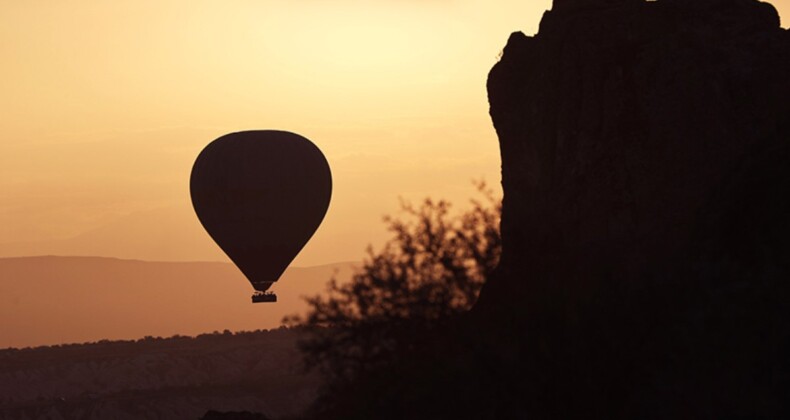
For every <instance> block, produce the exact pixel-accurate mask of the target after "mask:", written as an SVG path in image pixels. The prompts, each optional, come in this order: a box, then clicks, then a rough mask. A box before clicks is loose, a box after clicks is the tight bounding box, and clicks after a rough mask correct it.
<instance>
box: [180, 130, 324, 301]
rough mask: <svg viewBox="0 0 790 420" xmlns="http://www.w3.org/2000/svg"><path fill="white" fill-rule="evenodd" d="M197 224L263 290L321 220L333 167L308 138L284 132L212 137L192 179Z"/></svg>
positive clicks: (266, 297)
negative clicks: (330, 168)
mask: <svg viewBox="0 0 790 420" xmlns="http://www.w3.org/2000/svg"><path fill="white" fill-rule="evenodd" d="M189 186H190V193H191V195H192V205H193V207H194V208H195V213H197V216H198V219H200V223H201V224H202V225H203V227H204V228H205V229H206V231H207V232H208V234H209V235H210V236H211V238H212V239H214V241H215V242H216V243H217V244H218V245H219V246H220V248H222V250H223V251H225V253H226V254H227V255H228V257H230V259H231V260H232V261H233V262H234V263H235V264H236V266H237V267H238V268H239V269H240V270H241V272H242V273H244V275H245V276H246V277H247V279H248V280H249V281H250V283H252V286H253V287H254V288H255V290H256V292H255V294H253V296H252V301H253V302H254V303H255V302H276V301H277V296H276V295H274V294H273V293H271V292H267V291H268V289H269V288H270V287H271V286H272V284H273V283H274V282H276V281H277V280H278V279H279V278H280V276H281V275H282V273H283V272H284V271H285V269H286V268H287V267H288V265H289V264H290V263H291V261H292V260H293V259H294V257H296V255H297V254H298V253H299V251H301V249H302V247H304V245H305V244H306V243H307V241H308V240H309V239H310V237H311V236H313V233H314V232H315V230H316V229H317V228H318V226H319V225H320V224H321V221H322V220H323V219H324V215H325V214H326V211H327V208H328V207H329V199H330V197H331V196H332V174H331V172H330V170H329V164H328V163H327V161H326V158H325V157H324V155H323V154H322V153H321V151H320V150H319V149H318V147H316V145H314V144H313V143H312V142H311V141H310V140H308V139H306V138H304V137H302V136H300V135H297V134H294V133H290V132H287V131H275V130H263V131H242V132H238V133H232V134H227V135H225V136H222V137H220V138H218V139H216V140H214V141H213V142H211V143H210V144H209V145H208V146H206V148H205V149H203V151H202V152H200V155H198V157H197V160H195V164H194V166H193V167H192V176H191V178H190V183H189Z"/></svg>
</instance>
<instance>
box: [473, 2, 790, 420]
mask: <svg viewBox="0 0 790 420" xmlns="http://www.w3.org/2000/svg"><path fill="white" fill-rule="evenodd" d="M788 74H790V32H788V31H786V30H783V29H781V28H780V23H779V17H778V14H777V12H776V10H775V9H774V8H773V7H772V6H771V5H769V4H767V3H761V2H759V1H755V0H696V1H692V0H658V1H650V2H646V1H641V0H619V1H617V0H608V1H607V0H598V1H595V0H586V1H582V0H578V1H574V0H555V2H554V9H553V10H552V11H550V12H547V13H546V14H545V15H544V17H543V20H542V22H541V25H540V32H539V34H538V35H536V36H535V37H527V36H525V35H523V34H521V33H515V34H513V35H512V36H511V38H510V40H509V41H508V44H507V46H506V47H505V50H504V54H503V56H502V59H501V61H500V62H499V63H498V64H497V65H496V66H495V67H494V68H493V70H492V71H491V74H490V76H489V80H488V91H489V100H490V105H491V117H492V119H493V122H494V125H495V127H496V130H497V133H498V135H499V139H500V145H501V150H502V160H503V162H502V178H503V186H504V192H505V196H504V197H505V198H504V206H503V217H502V237H503V256H502V261H501V266H500V269H499V272H498V274H497V275H496V276H495V278H494V279H492V280H491V281H490V282H489V283H488V284H487V285H486V286H485V288H484V289H483V293H482V296H481V299H480V301H479V304H478V307H477V308H476V310H475V313H474V316H475V317H476V319H477V320H478V321H480V322H481V325H483V326H484V327H485V328H493V326H494V325H498V326H507V328H500V329H499V330H497V331H496V332H495V333H494V335H495V336H496V337H497V338H494V339H492V340H490V341H491V342H494V343H497V344H496V346H502V347H504V348H506V349H507V350H501V349H491V350H492V352H491V353H489V356H491V357H492V358H494V360H496V361H495V362H492V364H493V365H494V366H495V371H496V372H497V373H496V374H495V375H494V376H495V377H497V378H498V379H499V380H502V381H505V382H507V383H509V384H512V385H513V386H512V387H511V388H509V389H512V390H513V391H510V390H508V391H507V394H508V395H509V397H510V398H512V401H513V403H514V404H513V406H514V407H518V408H517V409H516V411H518V414H527V415H528V414H536V415H549V416H553V415H584V414H586V415H590V414H591V413H598V414H600V415H603V416H607V417H609V416H624V417H632V418H633V417H640V418H644V417H646V416H647V417H658V418H678V417H689V416H690V417H708V418H711V417H721V416H724V415H736V416H738V415H744V416H753V415H763V416H779V417H782V416H787V415H788V414H790V413H789V412H788V411H787V410H788V406H787V400H786V396H787V395H789V394H788V390H790V382H788V380H789V379H790V378H789V377H788V372H790V370H789V369H788V358H787V357H786V355H787V354H790V346H788V338H789V337H790V334H788V332H789V331H790V326H789V325H788V323H787V321H788V320H790V305H788V302H790V287H789V285H788V281H787V279H788V278H790V223H788V221H790V205H789V204H790V197H788V195H789V194H790V153H789V152H790V118H789V117H790V101H788V98H790V78H788ZM510 367H513V369H512V370H510ZM517 401H519V402H518V403H517Z"/></svg>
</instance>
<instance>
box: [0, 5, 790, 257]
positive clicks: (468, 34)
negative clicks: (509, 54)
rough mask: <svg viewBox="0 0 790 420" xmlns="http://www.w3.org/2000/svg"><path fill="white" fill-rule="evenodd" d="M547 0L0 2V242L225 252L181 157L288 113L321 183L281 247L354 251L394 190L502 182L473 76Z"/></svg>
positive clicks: (378, 237) (358, 252)
mask: <svg viewBox="0 0 790 420" xmlns="http://www.w3.org/2000/svg"><path fill="white" fill-rule="evenodd" d="M774 4H776V5H777V7H778V8H779V10H780V12H783V11H784V10H789V9H790V0H782V1H777V2H775V3H774ZM549 6H550V0H520V1H514V0H508V1H498V2H492V1H486V0H428V1H418V0H378V1H367V2H364V1H351V0H277V1H275V0H257V1H254V0H225V1H221V2H220V1H198V0H157V1H140V0H113V1H100V0H75V1H69V2H50V1H45V0H30V1H7V2H2V4H0V39H2V40H3V41H2V42H0V54H1V55H2V57H3V66H1V67H0V74H2V77H0V91H2V92H3V94H2V95H0V136H1V137H0V197H2V200H0V256H12V255H34V254H60V255H102V256H114V257H122V258H138V259H148V260H226V259H225V257H224V255H223V254H222V253H221V251H219V250H218V248H217V247H216V246H215V245H214V244H213V242H212V241H211V240H210V238H209V237H208V236H207V235H206V234H205V233H204V231H203V229H202V228H201V227H200V225H199V223H198V221H197V218H196V217H195V216H194V213H193V211H192V208H191V204H190V201H189V192H188V180H189V173H190V169H191V165H192V163H193V161H194V159H195V157H196V156H197V154H198V153H199V151H200V150H201V149H202V148H203V146H205V145H206V144H207V143H209V142H210V141H211V140H213V139H214V138H216V137H218V136H220V135H222V134H224V133H228V132H232V131H239V130H244V129H284V130H290V131H294V132H297V133H299V134H302V135H304V136H306V137H308V138H310V139H311V140H313V141H314V142H315V143H316V144H317V145H318V146H319V147H320V148H322V149H323V151H324V153H325V154H326V155H327V158H328V160H329V162H330V165H331V166H332V170H333V175H334V187H335V190H334V196H333V201H332V204H331V206H330V210H329V213H328V215H327V218H326V219H325V221H324V224H323V225H322V227H321V228H320V229H319V231H318V232H317V234H316V236H315V237H314V239H313V240H312V241H311V242H310V243H309V244H308V245H307V247H306V248H305V249H304V250H303V252H302V253H301V254H300V256H299V257H298V259H297V260H296V262H295V264H296V265H302V266H304V265H315V264H323V263H329V262H336V261H348V260H357V259H360V258H361V256H362V255H363V251H364V248H365V246H366V245H367V244H368V243H371V242H372V243H374V244H378V243H380V242H381V241H382V240H383V238H385V237H386V232H385V231H384V230H383V225H382V224H381V217H382V215H384V214H386V213H392V212H394V211H395V210H396V209H397V206H398V197H405V198H408V199H419V198H421V197H425V196H433V197H446V198H449V199H451V200H453V201H455V202H458V203H459V204H461V203H462V202H463V201H464V200H465V199H466V198H467V197H469V196H471V195H472V194H473V188H472V186H471V182H470V181H471V180H472V179H473V178H485V179H487V180H488V181H489V182H490V183H491V184H493V185H495V186H498V182H499V155H498V154H499V151H498V146H497V142H496V137H495V133H494V131H493V128H492V126H491V123H490V120H489V117H488V104H487V100H486V92H485V79H486V75H487V72H488V70H489V69H490V68H491V66H492V65H493V64H494V63H495V61H496V59H497V54H498V53H499V51H500V50H501V48H502V47H503V46H504V43H505V41H506V39H507V37H508V34H509V33H510V32H512V31H516V30H522V31H524V32H526V33H529V34H531V33H534V32H535V31H536V30H537V25H538V23H539V20H540V16H541V14H542V12H543V11H544V10H545V9H546V8H548V7H549ZM783 26H785V27H786V26H787V25H786V24H784V25H783Z"/></svg>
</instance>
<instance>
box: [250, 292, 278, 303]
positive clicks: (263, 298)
mask: <svg viewBox="0 0 790 420" xmlns="http://www.w3.org/2000/svg"><path fill="white" fill-rule="evenodd" d="M271 302H277V295H275V294H274V293H272V292H255V293H253V294H252V303H271Z"/></svg>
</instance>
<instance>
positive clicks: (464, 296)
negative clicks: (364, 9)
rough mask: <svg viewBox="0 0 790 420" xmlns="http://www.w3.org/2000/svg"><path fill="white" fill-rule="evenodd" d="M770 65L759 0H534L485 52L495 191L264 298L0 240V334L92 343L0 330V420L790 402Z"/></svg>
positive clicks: (637, 412) (788, 132) (787, 64)
mask: <svg viewBox="0 0 790 420" xmlns="http://www.w3.org/2000/svg"><path fill="white" fill-rule="evenodd" d="M470 30H474V28H472V29H470ZM503 41H504V40H503ZM375 47H377V48H372V49H373V50H378V47H381V46H378V45H376V46H375ZM380 49H382V50H386V49H385V48H383V47H381V48H380ZM363 56H364V54H363ZM332 58H333V59H334V58H335V57H332ZM362 73H363V72H360V73H359V75H361V74H362ZM448 73H449V72H448ZM788 75H790V30H788V29H783V28H782V27H781V22H780V17H779V14H778V12H777V10H776V9H775V7H774V6H772V5H771V4H769V3H766V2H761V1H757V0H651V1H647V0H554V1H553V4H552V8H551V10H548V11H546V12H545V14H544V15H543V17H542V20H541V22H540V27H539V30H538V31H537V33H536V34H534V35H532V36H528V35H525V34H524V33H522V32H514V33H512V34H511V35H510V37H509V39H508V40H507V43H506V45H505V46H504V48H503V50H502V52H501V54H500V56H499V57H498V58H497V62H496V63H495V64H494V65H493V68H491V70H490V72H489V73H488V79H487V81H486V88H487V94H488V104H489V105H490V108H489V113H490V118H491V122H492V123H493V128H494V130H495V131H496V135H497V137H498V140H499V147H500V152H501V175H502V179H501V181H502V188H503V196H502V198H501V201H500V200H499V196H497V195H495V194H492V193H490V192H489V191H488V190H486V188H485V185H484V183H482V184H481V186H480V188H479V189H480V191H482V192H483V193H484V194H485V197H486V198H487V200H482V201H481V200H477V199H475V200H473V201H472V204H473V205H472V209H471V210H469V211H462V212H461V213H451V212H450V207H451V206H450V203H449V202H447V201H444V200H442V199H439V198H436V199H434V198H433V197H432V198H429V199H426V200H425V201H424V202H423V203H422V204H421V205H418V206H412V205H411V204H408V203H405V204H403V205H402V209H403V213H401V215H404V214H405V217H404V218H403V219H401V218H399V217H395V218H385V225H386V227H387V232H389V233H390V234H391V238H390V241H389V242H386V243H385V244H384V245H383V246H381V247H378V246H377V247H373V246H371V247H370V248H369V250H368V254H367V256H366V258H365V259H364V261H362V263H360V264H359V265H356V264H350V263H344V264H337V265H328V266H320V267H311V268H301V269H299V268H295V269H289V270H288V271H286V273H285V275H284V276H283V278H282V280H281V281H279V282H277V283H275V284H274V290H275V291H276V292H277V293H278V295H279V296H280V297H281V298H280V299H281V300H279V301H278V302H277V303H276V305H268V306H267V305H251V304H249V303H248V302H249V292H250V287H249V283H248V280H250V281H252V282H253V283H255V282H263V283H267V284H264V285H263V286H262V287H261V289H262V290H266V288H267V287H268V286H269V284H268V282H269V281H270V280H269V278H268V277H270V276H271V275H270V274H262V275H260V277H261V278H260V279H252V278H250V279H247V278H245V277H244V276H242V274H241V273H239V272H238V270H236V269H235V268H233V267H232V266H230V265H228V264H220V263H159V262H142V261H128V260H114V259H103V258H64V257H30V258H12V259H0V302H2V305H0V320H3V323H2V324H0V339H2V340H5V341H3V342H0V347H4V346H19V347H21V346H26V345H28V344H25V343H43V342H44V340H48V341H49V342H50V343H54V342H70V341H78V342H79V341H98V340H99V339H107V340H102V341H100V342H94V343H88V344H74V345H57V346H51V347H38V348H25V349H6V350H0V391H2V392H0V416H1V417H2V418H9V419H12V418H14V419H15V418H60V417H64V418H124V417H126V418H140V417H160V418H199V417H201V416H204V415H205V416H206V418H271V419H275V418H304V419H312V418H316V419H319V418H320V419H365V420H367V419H393V420H395V419H404V418H409V419H466V418H472V419H476V418H480V419H511V418H513V419H533V418H534V419H565V418H624V419H634V418H636V419H674V418H733V417H735V418H790V399H789V398H788V395H790V358H788V355H790V322H788V321H790V283H788V281H787V280H788V279H790V199H788V195H789V194H790V164H789V163H790V100H788V98H790V77H788ZM479 82H480V86H481V87H482V85H483V82H484V81H483V80H480V81H479ZM361 85H362V86H367V85H364V84H361ZM366 89H367V87H366ZM341 91H342V92H343V93H345V90H342V89H341ZM308 93H309V92H308ZM448 99H451V98H448ZM349 118H353V115H352V116H350V117H349ZM407 134H408V133H407ZM419 141H422V140H419ZM459 144H460V141H459ZM449 148H450V147H448V149H449ZM450 152H451V151H450V150H448V151H447V153H448V155H449V154H450ZM265 153H269V152H268V151H267V152H265ZM240 155H241V156H242V157H246V154H245V153H244V152H240ZM327 157H328V161H329V162H330V163H331V162H332V159H331V155H330V154H327ZM442 157H443V156H442V155H441V153H438V154H436V155H435V156H430V159H435V160H436V162H433V161H431V164H433V163H436V164H437V165H436V166H437V167H441V164H442V160H441V158H442ZM253 160H254V159H253ZM219 161H221V162H224V160H223V159H220V160H219ZM222 164H224V163H221V164H220V166H221V165H222ZM285 166H288V168H289V170H290V169H292V165H290V164H287V165H285ZM249 168H251V169H249V170H250V171H255V170H257V169H256V168H255V165H254V162H252V164H250V166H249ZM232 169H233V170H236V169H239V168H232ZM242 169H244V168H242ZM245 171H247V169H244V170H241V169H240V170H239V173H241V175H238V176H240V177H241V178H242V179H243V182H240V183H239V184H245V183H246V178H247V175H244V173H247V172H245ZM234 176H235V175H234ZM471 176H474V174H471V175H470V177H471ZM426 178H427V177H426ZM322 179H323V178H322ZM426 181H427V179H426ZM266 182H268V181H266ZM322 182H323V181H322ZM226 184H233V183H232V182H228V183H226V182H225V181H222V182H218V183H217V185H219V188H217V189H216V190H212V191H211V192H210V193H208V194H207V195H206V197H208V198H207V199H208V200H215V199H217V197H221V200H224V199H225V197H226V193H227V192H228V191H231V192H233V193H236V194H238V195H239V196H241V197H246V198H245V199H247V198H249V199H250V200H251V201H250V202H252V203H255V204H254V205H251V206H250V207H249V208H242V209H237V208H234V204H233V203H232V202H229V203H230V204H228V206H227V207H225V208H226V209H231V210H232V211H237V210H238V211H239V213H240V214H244V217H240V218H237V219H238V220H242V221H247V222H249V221H250V220H252V221H254V220H261V219H265V217H262V215H261V214H260V211H259V209H258V205H259V204H260V205H261V207H260V208H261V209H265V207H266V206H265V204H266V202H265V200H261V197H260V196H259V195H257V194H258V192H256V191H257V190H255V189H256V188H258V184H260V182H258V181H255V182H252V183H251V184H255V185H253V186H250V185H247V186H246V187H244V188H239V189H234V188H235V187H233V186H231V187H228V185H226ZM338 185H342V184H338ZM321 191H325V190H323V189H322V190H321ZM326 191H328V190H326ZM338 191H341V189H340V188H338ZM261 194H262V193H261ZM321 194H323V193H321ZM227 196H228V197H230V196H232V194H227ZM221 200H220V201H221ZM231 201H232V200H231ZM222 203H223V204H225V203H224V202H222ZM300 203H301V201H300V200H295V204H292V205H294V206H298V205H300ZM320 204H321V211H320V215H321V217H320V218H318V217H317V216H316V217H317V219H321V218H323V215H324V211H325V210H326V208H325V206H324V204H325V201H324V200H323V199H322V200H320ZM278 211H280V212H282V214H284V215H285V216H280V217H287V215H288V214H289V213H290V212H289V211H288V210H287V209H279V210H278ZM318 213H319V212H317V213H316V214H318ZM330 213H331V211H330ZM212 220H213V221H212V223H214V222H215V223H218V226H220V228H219V229H220V231H223V232H224V231H225V229H227V230H228V232H231V231H232V232H233V233H232V234H229V235H228V237H227V239H226V240H227V241H228V243H230V244H231V245H232V246H235V245H236V244H239V245H240V246H239V249H241V251H243V252H242V253H245V258H246V259H248V260H249V261H250V264H252V265H253V266H255V265H257V264H261V266H262V267H263V268H272V266H267V260H266V258H267V257H268V255H266V253H265V252H261V251H260V249H258V250H254V251H252V252H250V250H253V247H252V246H247V244H248V243H254V242H255V241H254V238H252V237H245V234H246V232H247V230H245V229H244V228H243V227H241V228H240V226H242V224H241V223H239V224H234V223H236V222H237V221H238V220H236V219H234V220H232V221H231V222H226V221H225V220H223V219H222V216H220V217H218V218H217V219H215V220H214V219H212ZM319 221H320V220H319ZM270 222H272V221H271V220H267V221H266V223H270ZM272 224H273V225H277V223H272ZM285 225H286V224H282V226H285ZM261 226H263V225H261ZM258 227H260V226H256V228H258ZM308 227H309V228H310V229H314V226H312V225H310V226H306V227H305V228H308ZM278 229H279V225H278ZM308 230H309V229H308ZM249 231H252V230H249ZM258 234H259V235H260V234H264V232H259V233H258ZM311 234H312V230H311V233H310V234H307V235H306V237H307V238H309V237H310V235H311ZM286 236H287V232H286ZM303 237H305V236H304V235H302V236H300V238H303ZM267 239H270V238H267ZM305 240H306V239H305ZM276 242H277V241H273V242H272V243H273V245H271V244H268V243H267V244H268V245H267V246H272V247H274V248H277V244H276ZM297 242H299V243H300V245H299V247H301V244H302V241H301V239H300V240H299V241H297ZM278 251H279V250H278ZM291 251H293V252H297V251H298V249H296V248H293V249H291ZM293 252H290V253H293ZM290 253H289V255H288V256H289V257H291V256H290ZM259 254H260V255H259ZM264 266H265V267H264ZM275 268H276V267H275ZM264 271H265V270H261V272H264ZM245 272H246V271H245ZM250 272H252V271H250ZM248 275H249V274H248ZM332 277H335V278H336V279H337V281H336V282H333V283H330V285H329V286H328V287H326V288H325V287H324V285H325V283H326V281H327V280H329V279H330V278H332ZM198 286H199V287H198ZM324 290H326V291H325V293H323V294H322V295H320V296H314V297H312V298H309V299H307V300H306V301H302V300H300V296H303V295H308V296H310V295H316V294H317V293H320V292H322V291H324ZM291 314H295V315H297V316H295V317H289V318H288V319H287V320H286V321H284V322H285V323H286V325H287V326H285V327H281V328H278V329H270V330H268V331H254V332H244V333H236V334H234V333H231V331H229V330H231V329H233V330H258V329H261V328H273V327H275V326H277V325H280V322H281V321H280V320H281V319H282V317H283V316H284V315H291ZM214 330H216V331H223V332H222V333H219V332H216V333H209V334H203V335H200V336H198V337H196V338H187V337H171V338H167V339H158V338H153V337H145V336H146V335H148V336H151V335H163V336H170V335H173V334H191V335H197V334H199V333H201V332H203V333H205V332H209V331H214ZM43 337H46V338H43ZM139 337H144V338H142V339H137V340H134V341H110V340H113V339H120V338H139ZM15 343H16V344H15ZM304 368H306V370H305V369H304ZM223 413H226V414H223ZM233 413H235V414H233Z"/></svg>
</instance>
